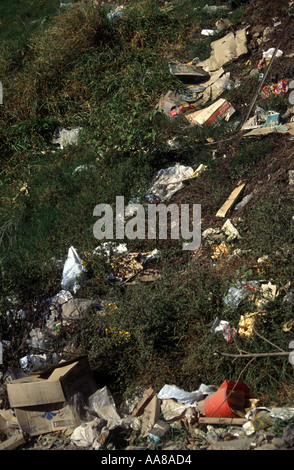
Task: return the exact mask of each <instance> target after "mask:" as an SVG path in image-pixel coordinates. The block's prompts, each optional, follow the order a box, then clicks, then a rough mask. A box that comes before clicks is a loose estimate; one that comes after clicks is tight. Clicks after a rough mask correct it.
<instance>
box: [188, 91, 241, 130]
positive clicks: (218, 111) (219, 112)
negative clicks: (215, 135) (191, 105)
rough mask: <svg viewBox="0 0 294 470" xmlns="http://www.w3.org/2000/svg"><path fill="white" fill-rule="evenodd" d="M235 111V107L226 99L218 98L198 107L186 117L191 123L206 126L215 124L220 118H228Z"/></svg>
mask: <svg viewBox="0 0 294 470" xmlns="http://www.w3.org/2000/svg"><path fill="white" fill-rule="evenodd" d="M234 112H235V109H234V108H233V106H232V105H231V103H229V102H228V101H227V100H225V99H223V98H220V99H219V100H217V101H215V103H213V104H211V105H210V106H208V107H207V108H204V109H200V110H198V111H195V112H194V113H191V114H188V115H187V116H186V118H187V119H188V121H190V123H191V124H196V125H198V126H207V125H210V124H217V123H218V122H219V121H220V120H221V119H228V118H230V116H231V115H232V114H233V113H234Z"/></svg>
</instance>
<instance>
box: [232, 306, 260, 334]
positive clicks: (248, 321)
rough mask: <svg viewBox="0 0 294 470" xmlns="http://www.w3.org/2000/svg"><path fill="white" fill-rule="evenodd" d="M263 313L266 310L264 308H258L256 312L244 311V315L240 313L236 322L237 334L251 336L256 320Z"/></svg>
mask: <svg viewBox="0 0 294 470" xmlns="http://www.w3.org/2000/svg"><path fill="white" fill-rule="evenodd" d="M265 315H266V312H265V311H264V310H259V311H258V312H252V313H245V315H241V317H240V320H239V324H238V335H240V336H252V334H253V330H254V327H255V326H256V323H257V321H258V320H259V319H260V318H261V317H264V316H265Z"/></svg>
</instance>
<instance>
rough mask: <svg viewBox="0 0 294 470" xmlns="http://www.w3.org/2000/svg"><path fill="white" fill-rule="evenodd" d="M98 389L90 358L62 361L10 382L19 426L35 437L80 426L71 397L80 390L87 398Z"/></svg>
mask: <svg viewBox="0 0 294 470" xmlns="http://www.w3.org/2000/svg"><path fill="white" fill-rule="evenodd" d="M96 390H97V386H96V383H95V381H94V378H93V376H92V373H91V370H90V367H89V363H88V360H87V358H86V357H83V358H78V359H77V358H76V359H74V360H70V361H62V362H61V363H59V364H57V365H56V366H53V367H50V368H48V369H46V370H43V371H41V372H38V373H35V374H32V375H31V376H28V377H23V378H21V379H18V380H13V381H12V382H10V383H8V384H7V393H8V399H9V402H10V406H11V407H12V408H14V410H15V415H16V417H17V420H18V423H19V426H20V428H21V430H22V432H23V433H26V434H29V435H31V436H34V435H38V434H42V433H46V432H52V431H56V430H61V429H65V428H67V427H72V426H77V425H79V424H80V421H79V417H78V416H77V415H76V413H75V412H74V410H73V409H72V407H71V405H70V399H71V397H72V396H73V395H74V394H75V393H76V392H81V393H82V394H83V396H84V397H85V398H86V397H88V396H90V395H91V394H93V393H94V392H95V391H96Z"/></svg>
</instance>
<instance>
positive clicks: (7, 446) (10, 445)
mask: <svg viewBox="0 0 294 470" xmlns="http://www.w3.org/2000/svg"><path fill="white" fill-rule="evenodd" d="M22 444H25V439H24V437H23V435H22V434H21V433H17V434H14V435H13V436H11V437H9V438H8V439H6V441H4V442H1V444H0V450H13V449H16V448H17V447H19V446H21V445H22Z"/></svg>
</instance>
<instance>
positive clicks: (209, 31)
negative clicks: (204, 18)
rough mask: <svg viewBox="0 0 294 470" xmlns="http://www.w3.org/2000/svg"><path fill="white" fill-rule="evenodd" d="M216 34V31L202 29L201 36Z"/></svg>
mask: <svg viewBox="0 0 294 470" xmlns="http://www.w3.org/2000/svg"><path fill="white" fill-rule="evenodd" d="M215 33H216V31H215V30H214V29H202V31H201V34H202V35H203V36H213V35H214V34H215Z"/></svg>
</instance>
